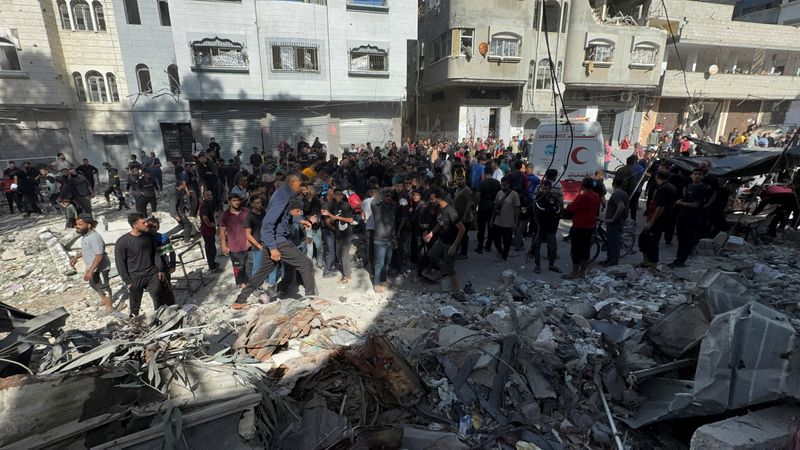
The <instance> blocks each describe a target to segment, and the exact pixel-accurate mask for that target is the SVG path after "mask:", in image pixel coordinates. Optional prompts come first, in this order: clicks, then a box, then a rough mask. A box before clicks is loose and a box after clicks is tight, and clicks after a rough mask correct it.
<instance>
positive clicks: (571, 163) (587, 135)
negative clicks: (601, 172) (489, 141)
mask: <svg viewBox="0 0 800 450" xmlns="http://www.w3.org/2000/svg"><path fill="white" fill-rule="evenodd" d="M571 122H572V132H570V127H569V126H568V125H567V124H566V122H564V121H559V122H557V123H543V124H541V125H539V128H537V129H536V137H535V138H534V141H533V151H532V152H531V154H530V157H529V159H528V161H529V162H530V163H531V164H533V171H534V173H535V174H536V175H537V176H538V177H539V178H541V179H544V173H545V172H546V171H547V169H548V168H552V169H556V170H558V175H559V177H561V179H560V183H561V189H562V190H563V192H564V200H566V201H572V199H574V198H575V196H577V195H578V192H579V191H580V188H581V180H583V178H584V177H591V176H593V175H594V172H595V171H596V170H597V169H602V168H603V156H604V153H605V150H604V146H603V130H602V128H601V127H600V124H599V123H597V122H594V121H590V120H585V119H572V121H571ZM570 140H571V141H572V146H571V147H570ZM562 174H563V175H562Z"/></svg>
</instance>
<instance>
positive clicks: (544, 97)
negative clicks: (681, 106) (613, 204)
mask: <svg viewBox="0 0 800 450" xmlns="http://www.w3.org/2000/svg"><path fill="white" fill-rule="evenodd" d="M612 6H613V5H612ZM616 13H622V12H617V11H613V13H612V11H610V9H609V6H608V5H606V2H588V1H585V0H578V1H577V2H569V1H566V0H546V1H534V2H519V1H513V0H496V1H493V2H490V3H488V4H487V2H482V1H477V0H468V1H459V2H438V1H432V0H429V1H428V2H426V4H425V10H424V11H423V14H422V16H421V18H420V44H419V49H420V55H421V56H420V63H419V67H420V70H419V77H418V78H419V85H418V86H417V92H418V95H419V97H418V98H419V101H420V105H419V112H418V117H417V119H418V121H419V123H418V126H417V129H418V130H419V131H420V133H422V134H426V133H427V134H432V135H439V136H448V137H458V138H464V137H485V136H487V135H488V134H489V132H491V133H492V134H494V135H496V136H499V137H500V138H504V139H506V140H508V139H509V138H511V137H512V136H514V135H522V134H525V135H527V134H529V133H531V132H533V131H534V130H535V129H536V127H537V126H538V125H539V123H540V122H541V120H542V119H546V118H551V119H552V118H553V117H556V116H561V115H562V111H561V105H560V102H558V110H557V109H556V104H555V103H554V100H553V99H554V92H555V93H556V94H557V93H558V92H559V91H560V93H561V95H562V97H563V99H564V106H565V107H566V109H567V111H568V112H569V113H570V114H572V115H579V116H588V117H592V118H595V119H597V120H599V121H600V122H601V124H602V125H603V130H604V132H605V134H606V135H607V136H609V137H613V138H614V139H621V138H622V137H624V135H627V134H631V135H635V134H636V132H637V131H638V123H639V121H638V120H637V117H638V115H639V114H640V111H641V109H642V107H643V105H645V104H646V98H648V96H649V98H652V97H653V96H654V95H655V91H656V90H657V88H658V85H659V77H660V69H661V64H660V61H661V59H662V58H663V54H664V44H665V42H666V33H665V32H664V31H663V30H660V29H656V28H649V27H647V26H646V24H645V23H644V21H643V20H633V19H630V20H620V19H619V18H618V17H616ZM636 14H639V15H641V8H638V9H636ZM628 17H630V16H628ZM482 50H483V51H482ZM551 58H552V61H553V62H552V64H551V63H550V62H549V61H550V59H551ZM551 67H552V69H554V70H555V77H553V76H552V72H551ZM554 81H555V83H554ZM556 87H557V88H558V89H554V88H556Z"/></svg>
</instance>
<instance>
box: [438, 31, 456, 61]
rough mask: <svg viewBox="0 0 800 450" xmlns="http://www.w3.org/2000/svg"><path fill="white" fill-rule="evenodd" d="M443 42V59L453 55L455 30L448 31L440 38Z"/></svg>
mask: <svg viewBox="0 0 800 450" xmlns="http://www.w3.org/2000/svg"><path fill="white" fill-rule="evenodd" d="M439 39H440V40H441V42H442V59H444V58H449V57H450V55H452V54H453V30H447V31H445V32H444V33H442V35H441V36H439Z"/></svg>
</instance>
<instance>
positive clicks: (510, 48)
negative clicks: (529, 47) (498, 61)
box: [489, 33, 520, 58]
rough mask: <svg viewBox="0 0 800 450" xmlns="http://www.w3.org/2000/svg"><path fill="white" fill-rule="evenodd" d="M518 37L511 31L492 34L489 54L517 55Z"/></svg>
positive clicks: (515, 56)
mask: <svg viewBox="0 0 800 450" xmlns="http://www.w3.org/2000/svg"><path fill="white" fill-rule="evenodd" d="M519 44H520V37H519V36H518V35H516V34H512V33H497V34H495V35H492V39H491V44H490V46H489V56H503V57H512V58H517V57H519Z"/></svg>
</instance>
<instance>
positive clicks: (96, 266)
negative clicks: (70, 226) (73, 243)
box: [69, 213, 114, 313]
mask: <svg viewBox="0 0 800 450" xmlns="http://www.w3.org/2000/svg"><path fill="white" fill-rule="evenodd" d="M96 226H97V221H96V220H94V218H93V217H92V215H91V214H88V213H83V214H79V215H78V218H77V220H76V221H75V232H76V233H78V234H79V235H81V251H80V252H78V254H76V255H75V256H73V257H72V258H71V259H70V261H69V265H70V267H72V268H73V269H74V268H75V263H76V262H78V259H79V258H80V257H81V256H83V263H84V265H85V266H86V271H85V272H84V273H83V281H88V282H89V286H90V287H91V288H92V289H94V291H95V292H97V294H98V295H99V296H100V300H101V301H102V302H103V306H104V307H105V310H106V313H110V312H111V311H112V310H113V309H114V307H113V304H112V303H111V288H110V287H109V284H108V274H109V272H110V270H111V261H110V260H109V259H108V254H107V253H106V243H105V242H104V241H103V238H102V236H100V233H98V232H97V231H95V227H96Z"/></svg>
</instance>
